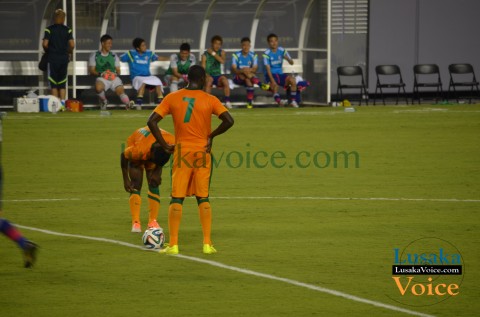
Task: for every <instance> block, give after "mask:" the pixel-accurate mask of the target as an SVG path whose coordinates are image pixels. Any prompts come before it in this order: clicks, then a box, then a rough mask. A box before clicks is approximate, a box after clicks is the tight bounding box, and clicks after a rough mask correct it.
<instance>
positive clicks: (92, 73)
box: [88, 66, 100, 76]
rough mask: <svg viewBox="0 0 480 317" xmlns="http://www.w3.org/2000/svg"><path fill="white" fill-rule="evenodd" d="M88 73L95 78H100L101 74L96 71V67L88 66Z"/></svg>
mask: <svg viewBox="0 0 480 317" xmlns="http://www.w3.org/2000/svg"><path fill="white" fill-rule="evenodd" d="M88 72H89V73H90V75H93V76H100V74H99V73H98V72H97V70H96V69H95V66H88Z"/></svg>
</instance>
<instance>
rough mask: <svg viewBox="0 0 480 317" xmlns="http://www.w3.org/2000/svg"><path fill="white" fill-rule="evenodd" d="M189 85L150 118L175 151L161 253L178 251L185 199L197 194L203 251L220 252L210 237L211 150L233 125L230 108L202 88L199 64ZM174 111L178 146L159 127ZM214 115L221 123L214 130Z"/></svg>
mask: <svg viewBox="0 0 480 317" xmlns="http://www.w3.org/2000/svg"><path fill="white" fill-rule="evenodd" d="M188 80H189V84H188V87H187V88H185V89H181V90H179V91H177V92H174V93H171V94H169V95H168V96H166V97H165V99H164V100H163V101H162V103H161V104H160V105H158V106H157V107H156V108H155V110H154V111H153V113H152V114H151V115H150V118H149V119H148V126H149V128H150V130H151V131H152V134H153V135H154V136H155V139H156V140H157V141H158V143H159V144H160V145H162V147H163V148H164V149H165V150H166V151H168V152H172V151H173V155H174V158H173V167H172V200H171V201H170V208H169V210H168V228H169V235H170V241H169V246H168V247H167V248H165V249H163V250H161V251H160V252H162V253H166V254H178V251H179V250H178V231H179V227H180V221H181V218H182V210H183V200H184V199H185V197H186V196H190V195H192V194H194V195H195V196H196V198H197V204H198V211H199V215H200V222H201V224H202V232H203V253H205V254H212V253H215V252H217V251H216V250H215V248H214V247H213V243H212V240H211V223H212V209H211V206H210V202H209V199H208V197H209V187H210V176H211V168H212V161H211V149H212V143H213V139H214V138H215V137H216V136H218V135H220V134H222V133H224V132H226V131H227V130H228V129H230V128H231V127H232V126H233V123H234V120H233V118H232V116H231V115H230V113H229V112H228V110H227V109H226V108H225V107H224V106H223V105H222V103H221V102H220V101H219V100H218V98H216V97H215V96H212V95H210V94H208V93H206V92H204V91H203V88H204V85H205V81H206V74H205V70H204V69H203V68H202V67H200V66H196V65H195V66H192V67H191V68H190V71H189V72H188ZM168 114H171V115H172V118H173V123H174V127H175V142H176V144H175V145H172V144H169V143H168V142H167V141H166V140H165V139H164V138H163V135H162V134H161V132H160V129H159V128H158V122H160V120H162V119H163V118H164V117H165V116H166V115H168ZM212 114H214V115H216V116H218V117H219V118H220V120H222V123H221V124H220V125H219V126H218V127H217V128H216V129H215V130H214V131H211V121H212Z"/></svg>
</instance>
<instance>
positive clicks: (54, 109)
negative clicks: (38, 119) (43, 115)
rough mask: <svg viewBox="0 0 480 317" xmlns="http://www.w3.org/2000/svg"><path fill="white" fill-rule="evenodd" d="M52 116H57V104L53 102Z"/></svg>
mask: <svg viewBox="0 0 480 317" xmlns="http://www.w3.org/2000/svg"><path fill="white" fill-rule="evenodd" d="M52 114H57V102H56V101H54V102H52Z"/></svg>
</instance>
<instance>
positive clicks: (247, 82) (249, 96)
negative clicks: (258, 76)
mask: <svg viewBox="0 0 480 317" xmlns="http://www.w3.org/2000/svg"><path fill="white" fill-rule="evenodd" d="M245 89H246V90H247V108H253V99H254V98H255V89H254V88H253V82H252V80H251V79H250V78H245Z"/></svg>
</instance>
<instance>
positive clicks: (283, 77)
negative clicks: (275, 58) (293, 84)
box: [265, 74, 289, 87]
mask: <svg viewBox="0 0 480 317" xmlns="http://www.w3.org/2000/svg"><path fill="white" fill-rule="evenodd" d="M272 76H273V79H275V82H276V83H277V85H279V86H280V87H285V84H286V81H287V77H288V76H289V75H288V74H272ZM265 82H266V83H269V82H270V77H268V75H267V74H265Z"/></svg>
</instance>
